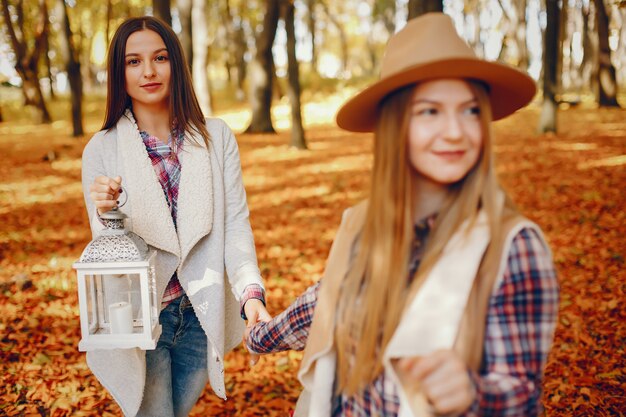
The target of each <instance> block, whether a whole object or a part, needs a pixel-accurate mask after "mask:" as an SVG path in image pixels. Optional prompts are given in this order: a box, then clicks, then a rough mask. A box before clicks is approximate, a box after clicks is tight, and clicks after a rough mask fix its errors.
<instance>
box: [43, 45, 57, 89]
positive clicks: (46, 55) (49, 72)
mask: <svg viewBox="0 0 626 417" xmlns="http://www.w3.org/2000/svg"><path fill="white" fill-rule="evenodd" d="M43 58H44V62H45V63H46V75H47V76H48V80H50V85H49V86H48V94H50V99H51V100H54V98H55V94H54V78H53V77H52V63H51V62H50V33H46V40H45V46H44V56H43Z"/></svg>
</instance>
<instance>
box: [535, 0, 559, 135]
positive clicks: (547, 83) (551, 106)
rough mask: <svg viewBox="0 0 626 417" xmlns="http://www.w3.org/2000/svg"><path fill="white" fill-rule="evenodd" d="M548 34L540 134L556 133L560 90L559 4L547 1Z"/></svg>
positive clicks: (544, 60)
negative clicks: (557, 92) (558, 68)
mask: <svg viewBox="0 0 626 417" xmlns="http://www.w3.org/2000/svg"><path fill="white" fill-rule="evenodd" d="M546 18H547V23H546V34H545V38H544V39H545V42H544V49H543V107H542V110H541V117H540V119H539V127H538V131H539V133H545V132H556V116H557V102H556V97H555V93H556V90H557V88H558V86H557V78H556V69H557V61H558V57H557V55H558V53H559V3H558V0H546Z"/></svg>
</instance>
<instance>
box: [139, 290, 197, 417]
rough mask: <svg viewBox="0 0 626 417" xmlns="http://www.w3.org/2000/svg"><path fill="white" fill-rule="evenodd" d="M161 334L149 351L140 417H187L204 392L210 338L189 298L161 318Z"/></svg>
mask: <svg viewBox="0 0 626 417" xmlns="http://www.w3.org/2000/svg"><path fill="white" fill-rule="evenodd" d="M159 322H160V323H161V327H162V332H161V337H160V338H159V341H158V343H157V347H156V349H155V350H148V351H146V386H145V389H144V395H143V400H142V403H141V407H140V409H139V413H138V414H137V416H138V417H173V416H175V417H182V416H187V415H188V414H189V412H190V411H191V409H192V408H193V406H194V405H195V404H196V402H197V401H198V398H200V395H201V394H202V392H203V391H204V387H205V386H206V383H207V380H208V378H209V375H208V372H207V337H206V334H205V333H204V330H202V327H201V326H200V322H199V321H198V318H197V317H196V314H195V313H194V311H193V308H192V306H191V303H190V302H189V299H188V298H187V296H186V295H183V296H182V297H179V298H177V299H176V300H174V301H172V302H171V303H170V304H168V305H167V307H165V308H164V309H163V310H162V311H161V314H160V315H159Z"/></svg>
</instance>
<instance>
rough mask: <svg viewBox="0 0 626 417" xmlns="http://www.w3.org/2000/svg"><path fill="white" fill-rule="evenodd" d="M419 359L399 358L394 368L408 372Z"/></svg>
mask: <svg viewBox="0 0 626 417" xmlns="http://www.w3.org/2000/svg"><path fill="white" fill-rule="evenodd" d="M420 359H421V358H401V359H398V361H397V362H396V366H397V368H398V369H399V370H400V371H403V372H409V371H411V370H412V369H413V367H414V366H416V365H417V363H418V362H419V361H420Z"/></svg>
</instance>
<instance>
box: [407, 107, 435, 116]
mask: <svg viewBox="0 0 626 417" xmlns="http://www.w3.org/2000/svg"><path fill="white" fill-rule="evenodd" d="M413 114H415V115H418V116H434V115H436V114H437V109H436V108H434V107H426V108H422V109H416V110H415V111H414V112H413Z"/></svg>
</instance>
